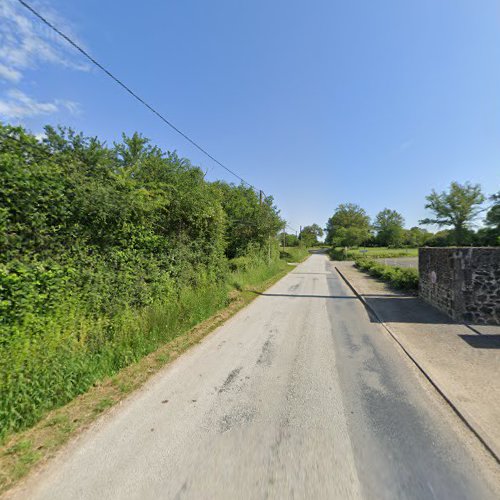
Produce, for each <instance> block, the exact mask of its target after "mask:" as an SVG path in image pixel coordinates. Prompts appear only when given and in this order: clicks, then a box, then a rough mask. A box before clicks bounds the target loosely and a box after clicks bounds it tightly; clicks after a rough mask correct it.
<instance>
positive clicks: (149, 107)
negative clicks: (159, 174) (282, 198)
mask: <svg viewBox="0 0 500 500" xmlns="http://www.w3.org/2000/svg"><path fill="white" fill-rule="evenodd" d="M18 2H19V3H20V4H21V5H22V6H23V7H25V8H26V9H28V10H29V11H30V12H31V13H32V14H33V15H35V16H36V17H38V19H40V20H41V21H42V22H43V23H45V24H46V25H47V26H48V27H49V28H50V29H52V30H53V31H55V32H56V33H57V34H58V35H59V36H61V37H62V38H64V40H66V41H67V42H68V43H69V44H70V45H72V46H73V47H74V48H75V49H76V50H78V51H79V52H80V53H81V54H83V55H84V56H85V57H86V58H87V59H88V60H89V61H90V62H91V63H92V64H94V65H95V66H97V67H98V68H99V69H100V70H101V71H103V72H104V73H106V75H108V76H109V77H110V78H111V79H112V80H114V81H115V82H116V83H117V84H118V85H120V87H122V88H123V89H124V90H126V91H127V92H128V93H129V94H130V95H131V96H132V97H134V98H135V99H136V100H137V101H139V102H140V103H141V104H142V105H143V106H145V107H146V108H148V109H149V111H151V112H152V113H154V114H155V115H156V116H157V117H158V118H159V119H160V120H162V121H163V122H164V123H166V124H167V125H168V126H169V127H170V128H172V129H173V130H175V131H176V132H177V133H178V134H179V135H181V136H182V137H184V139H186V140H187V141H188V142H189V143H191V144H192V145H193V146H194V147H196V148H197V149H198V150H199V151H201V152H202V153H203V154H204V155H205V156H207V157H208V158H210V159H211V160H212V161H214V162H215V163H216V164H217V165H219V166H220V167H222V168H223V169H224V170H226V171H227V172H229V173H230V174H232V175H234V176H235V177H236V178H237V179H239V180H240V181H241V182H243V183H244V184H246V185H247V186H249V187H251V188H252V189H254V190H255V191H259V189H257V188H256V187H255V186H253V185H252V184H250V183H249V182H248V181H246V180H245V179H243V177H241V176H240V175H238V174H237V173H236V172H235V171H234V170H231V169H230V168H228V167H226V165H224V164H223V163H221V162H220V161H219V160H217V158H214V157H213V156H212V155H211V154H210V153H209V152H208V151H206V150H205V149H204V148H202V147H201V146H200V145H199V144H198V143H197V142H196V141H194V140H193V139H191V137H189V136H188V135H187V134H185V133H184V132H182V130H180V129H178V128H177V127H176V126H175V125H174V124H173V123H172V122H171V121H169V120H167V118H165V117H164V116H163V115H162V114H161V113H160V112H159V111H157V110H156V109H155V108H153V106H151V105H150V104H148V103H147V102H146V101H145V100H144V99H143V98H142V97H140V96H139V95H137V94H136V93H135V92H134V91H133V90H132V89H131V88H130V87H128V86H127V85H126V84H125V83H123V82H122V81H121V80H120V79H119V78H117V77H116V76H115V75H113V73H111V71H109V70H108V69H106V68H105V67H104V66H103V65H102V64H100V63H99V62H98V61H96V60H95V59H94V58H93V57H92V56H91V55H90V54H89V53H88V52H87V51H86V50H84V49H83V48H82V47H80V46H79V45H78V44H77V43H76V42H75V41H73V40H72V39H71V38H70V37H69V36H68V35H66V34H65V33H63V32H62V31H61V30H60V29H59V28H57V27H55V26H54V25H53V24H52V23H51V22H50V21H48V20H47V19H46V18H45V17H44V16H42V14H40V13H39V12H38V11H37V10H35V9H34V8H33V7H32V6H31V5H29V4H28V3H27V2H25V1H24V0H18Z"/></svg>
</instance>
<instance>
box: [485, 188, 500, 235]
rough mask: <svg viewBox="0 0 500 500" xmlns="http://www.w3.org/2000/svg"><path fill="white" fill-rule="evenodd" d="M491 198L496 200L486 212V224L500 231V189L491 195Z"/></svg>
mask: <svg viewBox="0 0 500 500" xmlns="http://www.w3.org/2000/svg"><path fill="white" fill-rule="evenodd" d="M490 199H491V201H493V202H494V204H493V206H492V207H491V208H490V209H489V210H488V213H487V214H486V225H487V226H488V227H491V228H493V229H496V230H497V231H500V191H499V192H498V193H497V194H494V195H493V196H491V198H490ZM499 236H500V234H499Z"/></svg>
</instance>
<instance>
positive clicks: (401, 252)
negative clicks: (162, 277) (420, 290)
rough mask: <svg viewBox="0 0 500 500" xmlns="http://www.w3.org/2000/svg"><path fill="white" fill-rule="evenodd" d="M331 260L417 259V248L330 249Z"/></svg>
mask: <svg viewBox="0 0 500 500" xmlns="http://www.w3.org/2000/svg"><path fill="white" fill-rule="evenodd" d="M329 254H330V257H331V258H332V259H333V260H354V259H355V258H356V257H361V256H366V257H371V258H374V259H391V258H396V257H418V248H388V247H358V248H348V249H345V248H340V247H336V248H332V249H331V250H330V252H329Z"/></svg>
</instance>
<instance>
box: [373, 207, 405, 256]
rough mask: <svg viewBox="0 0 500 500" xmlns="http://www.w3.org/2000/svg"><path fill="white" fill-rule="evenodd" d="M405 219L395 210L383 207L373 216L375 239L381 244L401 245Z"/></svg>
mask: <svg viewBox="0 0 500 500" xmlns="http://www.w3.org/2000/svg"><path fill="white" fill-rule="evenodd" d="M404 223H405V220H404V218H403V216H402V215H401V214H400V213H399V212H396V210H390V209H389V208H384V210H382V211H380V212H379V213H378V214H377V216H376V217H375V222H374V224H373V228H374V229H375V230H376V231H377V241H378V243H379V244H380V245H382V246H392V247H397V246H401V244H402V243H403V237H404V229H403V226H404Z"/></svg>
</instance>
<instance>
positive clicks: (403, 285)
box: [355, 257, 418, 291]
mask: <svg viewBox="0 0 500 500" xmlns="http://www.w3.org/2000/svg"><path fill="white" fill-rule="evenodd" d="M355 265H356V267H357V268H359V269H361V270H362V271H366V272H368V273H369V274H370V275H372V276H375V277H377V278H380V279H382V280H384V281H387V282H388V283H389V284H390V285H391V286H393V287H394V288H398V289H401V290H409V291H416V290H418V270H417V269H415V268H409V267H405V268H403V267H394V266H385V265H383V264H380V263H379V262H376V261H375V260H373V259H369V258H366V257H358V258H357V259H356V260H355Z"/></svg>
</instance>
